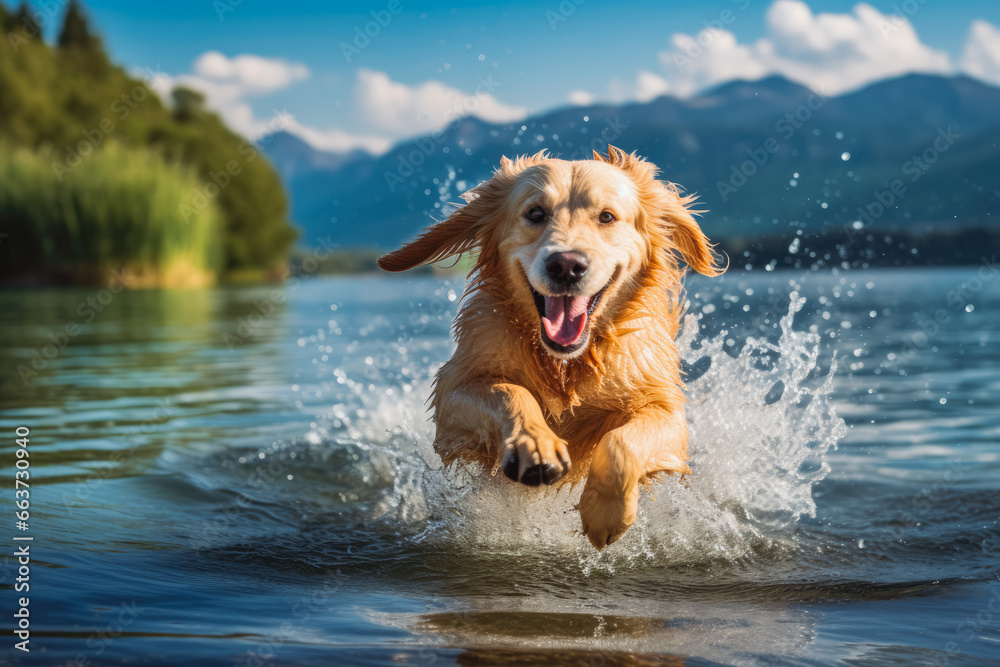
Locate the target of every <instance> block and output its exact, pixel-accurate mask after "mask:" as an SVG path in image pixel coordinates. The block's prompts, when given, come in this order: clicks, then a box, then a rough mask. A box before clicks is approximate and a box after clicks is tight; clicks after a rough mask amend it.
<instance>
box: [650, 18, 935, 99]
mask: <svg viewBox="0 0 1000 667" xmlns="http://www.w3.org/2000/svg"><path fill="white" fill-rule="evenodd" d="M671 43H672V46H673V50H672V51H665V52H663V53H661V54H660V61H661V63H662V65H663V67H664V71H665V74H666V80H667V82H668V83H669V85H670V87H671V90H672V91H673V92H674V93H675V94H678V95H681V96H687V95H691V94H693V93H695V92H697V91H699V90H702V89H704V88H706V87H709V86H712V85H715V84H718V83H722V82H724V81H730V80H732V79H750V80H754V79H760V78H762V77H764V76H767V75H769V74H780V75H782V76H785V77H787V78H789V79H791V80H793V81H797V82H799V83H802V84H804V85H806V86H809V87H811V88H813V89H816V90H820V91H822V92H825V93H828V94H839V93H843V92H846V91H849V90H853V89H856V88H860V87H862V86H864V85H866V84H869V83H871V82H873V81H877V80H880V79H885V78H888V77H893V76H900V75H903V74H906V73H908V72H934V73H939V74H947V73H950V72H952V71H953V68H952V65H951V63H950V59H949V57H948V54H947V53H945V52H943V51H938V50H935V49H932V48H930V47H929V46H927V45H925V44H924V43H923V42H921V41H920V38H919V36H918V35H917V33H916V31H915V30H914V29H913V25H912V24H911V23H910V22H909V21H908V20H907V19H906V18H905V17H903V16H899V15H886V14H882V13H881V12H879V11H878V10H876V9H875V8H873V7H872V6H871V5H868V4H865V3H859V4H858V5H856V6H855V7H854V9H853V12H852V13H845V14H831V13H821V14H813V12H812V10H810V9H809V6H808V5H807V4H806V3H804V2H801V0H776V2H774V3H772V4H771V6H770V7H768V9H767V13H766V33H765V36H764V37H762V38H760V39H758V40H757V41H756V42H753V43H750V44H740V43H739V42H738V41H737V40H736V36H735V35H734V34H733V33H731V32H729V31H727V30H721V29H715V28H708V29H706V30H703V31H701V32H700V33H698V34H697V35H694V36H692V35H686V34H683V33H678V34H675V35H673V37H672V38H671Z"/></svg>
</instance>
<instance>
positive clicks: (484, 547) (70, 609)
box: [0, 268, 1000, 665]
mask: <svg viewBox="0 0 1000 667" xmlns="http://www.w3.org/2000/svg"><path fill="white" fill-rule="evenodd" d="M997 277H1000V274H993V273H991V272H990V270H989V269H985V270H984V271H983V272H982V273H980V274H978V275H977V269H976V268H966V269H949V270H937V271H928V270H921V271H915V270H914V271H910V270H906V271H904V270H900V271H846V272H841V273H839V274H832V273H829V272H823V273H819V272H815V273H805V274H802V273H781V272H770V273H769V272H759V273H757V272H754V273H735V272H734V273H731V274H729V275H728V276H726V277H724V278H722V279H714V280H710V279H705V278H701V277H692V278H690V279H689V282H688V291H689V297H690V300H691V304H690V308H689V314H688V316H687V319H686V321H685V323H684V328H683V331H682V333H681V336H680V338H679V347H680V349H681V351H682V356H683V358H684V359H685V362H686V370H687V372H688V378H689V380H688V394H689V397H690V403H689V408H688V420H689V423H690V426H691V443H690V453H691V455H692V460H691V462H690V463H691V467H692V468H693V470H694V474H693V475H691V476H689V477H687V478H686V479H684V480H678V479H676V478H674V479H667V480H664V481H663V482H661V483H659V484H657V485H655V486H654V487H653V488H652V489H651V494H644V495H643V497H642V500H641V501H640V515H639V519H638V522H637V523H636V525H635V526H634V527H633V528H632V529H631V530H630V531H629V532H628V533H627V535H626V536H625V537H624V538H623V539H622V540H621V541H620V542H618V543H616V544H615V545H613V546H612V547H610V548H608V549H606V550H605V551H604V552H602V553H598V552H596V551H595V550H594V549H593V548H592V547H591V546H590V545H589V543H588V542H587V540H586V538H585V537H583V536H582V535H580V534H579V533H578V532H577V530H578V527H579V519H578V514H577V513H576V512H575V511H574V510H573V505H574V503H575V501H576V499H577V497H578V496H579V493H580V490H581V489H580V487H577V488H576V489H575V490H572V491H571V490H569V489H563V490H561V491H558V492H555V491H551V490H550V491H546V490H537V489H528V488H523V487H518V486H515V485H513V484H511V483H509V482H508V481H507V480H506V479H505V478H503V477H502V476H500V477H493V476H491V475H490V471H488V470H485V471H484V470H478V469H455V470H442V469H441V466H440V461H439V460H438V459H437V457H436V456H435V455H434V453H433V450H432V449H431V440H432V435H433V428H432V426H431V425H430V424H429V423H428V421H427V414H426V412H425V400H426V398H427V395H428V391H429V387H430V380H431V378H432V376H433V373H434V371H435V370H436V369H437V368H438V367H439V366H440V364H441V363H442V362H443V361H444V360H445V359H447V357H448V355H449V354H450V352H451V349H452V344H451V342H450V340H449V335H448V328H449V325H450V321H451V319H452V317H453V316H454V313H455V311H456V309H457V307H458V303H459V299H460V296H461V282H460V281H458V280H455V279H452V280H444V279H437V278H430V277H423V278H420V277H418V278H413V279H409V280H407V279H405V278H404V279H392V278H375V277H370V278H368V277H365V278H343V279H329V280H314V281H306V282H302V283H299V284H294V285H292V286H289V287H287V288H285V289H283V290H279V291H277V292H276V291H275V289H274V288H271V287H269V288H243V289H223V290H215V291H202V292H155V291H149V292H131V293H122V294H118V295H113V296H112V297H111V298H110V299H109V300H108V299H106V300H108V301H109V302H108V303H107V304H106V305H101V308H102V310H101V312H96V310H95V312H93V320H92V322H90V323H89V324H86V325H84V326H82V327H81V330H80V332H79V333H78V334H77V335H75V336H72V337H69V338H68V344H66V345H65V347H63V348H62V349H59V350H57V351H56V352H57V353H56V354H55V355H53V358H52V359H51V360H49V361H47V364H46V365H45V367H44V368H41V369H40V370H39V369H38V366H40V365H41V362H39V361H38V360H37V359H36V365H35V368H33V369H32V370H34V371H36V372H37V375H31V374H30V373H29V376H30V377H28V379H27V383H25V381H24V380H23V379H22V377H21V374H20V373H19V372H18V366H23V367H24V368H22V371H23V370H25V369H27V368H31V360H32V357H33V354H34V352H35V351H37V352H38V354H39V355H40V358H44V356H45V355H46V354H50V355H51V353H52V352H53V351H54V350H55V348H50V349H49V350H45V346H46V345H47V344H49V343H53V338H52V336H50V334H52V335H53V336H55V342H54V343H53V344H55V345H58V343H59V341H60V340H61V339H60V336H59V335H58V333H57V332H60V331H64V330H65V326H66V324H67V323H69V322H76V323H83V322H85V321H86V320H87V319H89V318H90V315H91V309H92V306H89V305H87V299H88V298H91V297H94V296H95V294H97V291H96V290H80V291H10V292H6V293H4V294H2V295H0V306H2V307H0V312H2V313H3V316H2V317H3V327H2V329H0V349H2V352H0V354H2V355H3V361H4V370H5V373H4V375H3V377H2V379H0V383H2V387H3V407H4V413H3V417H2V419H0V428H2V432H3V433H7V434H8V436H7V440H6V441H5V442H3V443H2V449H0V451H2V452H3V454H2V456H3V463H4V467H5V472H4V474H5V475H6V476H7V479H8V480H12V478H13V470H14V468H13V462H14V453H13V452H14V448H15V445H14V429H15V428H16V427H17V426H22V425H23V426H28V427H30V429H31V433H32V436H31V437H32V440H31V445H30V447H31V452H32V456H31V464H32V467H31V472H32V496H31V511H32V515H31V529H30V532H29V533H28V534H30V535H32V536H33V537H34V542H33V543H32V554H33V557H34V563H33V569H32V573H31V591H30V595H31V618H32V626H31V627H32V632H33V634H32V640H31V648H32V651H31V654H30V655H28V656H26V655H23V654H18V653H16V652H14V651H12V650H10V649H11V648H12V645H13V642H14V641H15V640H14V639H13V638H11V637H10V636H8V639H7V640H5V641H7V642H8V644H9V645H10V646H5V647H3V649H2V650H3V653H2V655H3V657H4V659H6V660H7V661H8V662H11V663H15V664H19V663H23V664H45V665H55V664H60V665H64V664H88V663H87V661H90V662H89V664H107V663H118V662H125V661H126V660H131V661H132V662H134V663H135V664H227V665H266V664H274V665H281V664H310V665H312V664H315V665H342V664H385V663H389V662H396V663H404V664H405V663H412V664H422V665H429V664H454V663H459V664H497V663H511V664H567V665H570V664H571V665H579V664H583V665H612V664H637V665H640V664H660V663H663V662H670V661H671V660H674V661H676V662H677V663H680V662H685V663H690V664H715V663H727V664H733V663H735V664H828V663H830V662H835V661H842V662H845V663H858V664H880V663H881V664H938V665H941V664H983V662H984V661H1000V581H998V579H997V573H998V571H1000V537H998V531H1000V524H998V519H1000V398H998V397H1000V372H998V371H1000V352H998V343H1000V327H998V325H1000V317H998V316H1000V280H997ZM81 303H82V304H84V305H83V306H81V305H80V304H81ZM935 318H937V321H935ZM11 484H12V482H11ZM8 486H10V485H8ZM11 494H12V492H11ZM4 502H5V504H4V507H7V509H8V511H9V514H10V515H11V516H10V517H9V519H10V521H9V522H7V523H8V524H9V527H8V532H9V533H10V534H11V535H13V534H14V533H15V532H16V531H15V530H14V529H13V528H12V527H10V526H12V525H13V516H12V515H13V511H14V507H13V498H12V495H11V497H10V498H9V499H8V500H7V501H4ZM4 539H9V537H7V538H4ZM12 551H13V549H11V550H10V552H11V553H12ZM2 575H3V582H4V589H5V590H6V592H5V593H4V598H5V599H4V605H5V607H4V608H5V609H8V610H13V608H14V599H15V593H14V591H13V590H12V586H13V581H14V577H16V568H15V563H14V560H13V558H10V557H8V558H7V560H6V561H5V568H4V569H3V572H2ZM5 613H7V616H6V618H7V619H8V622H7V623H5V625H4V627H8V628H9V627H11V623H10V622H9V619H10V618H11V617H10V615H9V613H12V612H5Z"/></svg>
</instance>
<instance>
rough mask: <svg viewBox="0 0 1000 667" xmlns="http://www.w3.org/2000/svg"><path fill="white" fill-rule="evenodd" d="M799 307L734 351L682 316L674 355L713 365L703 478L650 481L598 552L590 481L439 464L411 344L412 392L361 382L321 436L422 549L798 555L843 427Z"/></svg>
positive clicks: (424, 380)
mask: <svg viewBox="0 0 1000 667" xmlns="http://www.w3.org/2000/svg"><path fill="white" fill-rule="evenodd" d="M804 303H805V299H804V298H802V297H800V296H799V295H798V294H797V293H794V292H793V293H792V295H791V298H790V305H789V309H788V313H787V314H786V315H785V316H784V317H783V318H782V319H781V321H780V335H779V336H778V338H777V339H776V340H773V341H769V340H766V339H758V338H753V337H750V338H747V339H746V341H745V342H744V344H743V346H742V348H741V349H740V350H739V353H738V354H735V353H730V352H727V349H728V350H730V351H731V350H732V349H733V347H732V346H731V345H727V334H726V332H725V331H723V332H721V333H719V334H718V335H715V336H712V337H706V336H701V337H700V336H699V334H698V332H699V328H700V324H699V319H700V316H695V315H689V316H688V317H687V318H686V320H685V322H684V327H683V332H682V334H681V336H680V337H679V339H678V349H679V351H680V352H681V356H682V358H683V359H684V360H685V362H687V363H688V365H689V366H690V367H694V368H698V369H702V370H704V372H703V373H702V374H701V375H700V376H699V377H697V378H694V379H691V380H689V382H688V393H689V396H690V402H689V405H688V411H687V415H688V421H689V425H690V433H691V437H690V443H689V453H690V455H691V461H690V464H691V467H692V469H693V470H694V474H693V475H690V476H688V477H687V478H685V479H683V480H681V479H678V478H668V479H664V480H662V481H661V482H658V483H656V484H655V485H653V486H652V488H651V489H650V492H651V494H643V495H642V498H641V500H640V508H639V516H638V520H637V522H636V524H635V525H634V526H633V527H632V529H630V530H629V532H628V533H627V534H626V535H625V536H624V537H623V538H622V539H621V540H620V541H619V542H618V543H616V544H615V545H613V546H612V547H609V548H608V549H605V550H604V551H603V552H601V553H598V552H596V551H595V550H594V549H593V548H592V547H591V546H590V544H589V543H588V542H587V541H586V538H585V537H583V536H582V535H580V534H579V532H578V531H579V515H578V513H577V512H576V510H575V509H574V505H575V504H576V502H577V501H578V499H579V495H580V493H581V492H582V485H578V486H577V487H576V488H575V489H563V490H558V491H557V490H552V489H531V488H527V487H522V486H520V485H513V484H510V483H509V482H507V481H506V480H505V479H504V478H502V477H492V476H491V475H490V474H489V471H484V470H482V469H480V468H479V467H478V466H470V467H458V468H455V469H450V470H445V469H442V468H441V465H440V460H439V459H438V458H437V456H436V455H435V454H434V453H433V450H432V448H431V442H432V440H433V426H432V425H431V424H429V423H428V421H427V414H426V412H425V405H424V400H425V398H426V396H427V395H428V392H429V389H430V372H429V370H427V369H426V367H425V366H426V365H424V366H421V365H420V363H419V362H417V361H416V360H412V359H409V358H408V357H406V350H404V352H403V354H402V355H401V356H400V357H399V358H398V359H397V360H396V362H395V363H398V364H399V365H400V366H407V365H411V364H412V365H416V366H420V367H421V368H423V370H411V371H410V372H409V373H398V375H403V376H405V377H409V378H412V382H409V383H408V384H407V387H408V389H407V390H406V391H405V392H403V391H396V392H394V393H393V392H387V391H386V390H384V389H383V387H382V386H381V385H378V386H376V385H375V384H372V383H365V382H361V383H354V384H356V385H357V386H356V387H355V388H356V389H359V390H358V391H349V392H343V393H342V394H341V397H340V398H341V399H342V401H341V402H339V403H338V404H337V405H335V406H334V408H333V410H332V411H331V413H330V414H329V415H328V416H327V418H326V419H325V420H323V421H324V424H323V425H322V426H319V427H318V430H319V431H320V432H321V434H320V435H319V436H316V435H315V434H314V437H321V438H322V439H323V440H325V441H326V442H328V443H329V442H330V440H332V439H336V440H337V441H338V442H341V443H343V442H345V441H347V442H351V443H353V446H354V447H355V450H356V451H357V452H360V453H361V456H360V457H359V458H357V461H356V462H354V463H350V465H353V466H356V467H357V468H358V470H359V472H358V476H359V479H358V480H357V481H359V482H360V481H361V479H364V480H366V481H367V483H369V484H377V485H379V486H380V490H379V494H378V495H379V498H378V501H377V502H375V503H373V504H371V505H370V509H369V515H368V517H367V519H368V520H369V521H372V522H374V523H380V524H381V525H383V526H384V527H385V528H386V529H389V530H393V531H398V532H399V533H400V534H401V535H405V536H406V539H409V540H412V541H414V542H416V543H418V544H421V545H425V546H428V545H429V546H434V545H446V546H447V548H449V549H459V550H461V549H466V548H468V549H469V550H474V551H476V552H479V553H481V552H482V551H483V550H484V549H485V550H489V551H490V552H492V553H514V554H516V553H521V552H524V551H525V547H526V546H528V545H530V546H531V549H532V550H533V551H534V552H535V553H537V552H539V550H541V551H552V552H558V553H567V552H568V553H571V554H575V556H576V558H577V560H578V561H579V563H580V566H581V568H582V569H583V570H584V571H585V572H588V573H589V572H591V571H594V570H599V571H606V572H613V571H615V570H616V569H617V568H621V567H633V566H642V565H645V564H649V563H671V564H682V563H688V564H699V563H701V564H704V563H711V562H719V561H721V562H725V563H734V562H739V561H743V560H745V559H747V558H755V557H775V556H776V555H777V556H778V557H780V555H781V554H787V553H789V552H791V551H793V550H794V548H795V530H794V528H795V525H796V523H797V522H798V521H799V519H800V518H801V517H803V516H814V515H815V511H816V506H815V503H814V501H813V498H812V489H813V487H814V485H815V484H816V483H817V482H818V481H820V480H821V479H823V478H824V477H825V476H826V474H827V473H828V471H829V467H828V465H827V464H826V462H825V454H826V452H827V450H828V449H829V448H830V447H835V446H836V443H837V441H838V440H839V439H840V438H842V437H843V435H844V433H845V432H846V427H845V425H844V422H843V420H841V419H840V418H839V417H837V415H836V413H835V411H834V409H833V405H832V402H831V399H830V394H831V391H832V382H833V376H834V373H835V372H836V359H833V360H832V361H831V362H830V363H829V367H828V368H827V369H825V370H824V368H823V365H822V363H821V349H822V348H821V339H820V335H819V334H818V333H815V332H802V331H796V330H795V329H794V327H793V322H794V317H795V314H796V313H797V312H798V311H799V310H800V309H801V308H802V306H803V304H804ZM730 337H731V336H730ZM706 367H707V370H706ZM397 370H399V369H397ZM347 384H348V385H351V384H352V383H351V382H350V381H348V382H347ZM396 386H397V387H398V384H397V385H396ZM343 399H346V400H343ZM360 471H367V473H366V474H364V475H362V472H360ZM379 471H381V472H379ZM376 480H380V481H376ZM654 498H655V500H654Z"/></svg>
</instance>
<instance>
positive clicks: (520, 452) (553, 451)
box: [500, 432, 570, 486]
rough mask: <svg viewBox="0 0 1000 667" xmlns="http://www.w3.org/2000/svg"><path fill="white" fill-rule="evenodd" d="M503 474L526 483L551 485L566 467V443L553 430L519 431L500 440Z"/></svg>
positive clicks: (568, 461) (562, 474)
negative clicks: (539, 432) (536, 433)
mask: <svg viewBox="0 0 1000 667" xmlns="http://www.w3.org/2000/svg"><path fill="white" fill-rule="evenodd" d="M500 466H501V467H502V468H503V474H504V475H506V476H507V477H509V478H510V479H512V480H514V481H515V482H521V483H522V484H527V485H528V486H538V485H539V484H541V483H543V482H544V483H545V484H555V483H556V482H558V481H559V480H560V479H562V478H563V477H564V476H565V475H566V473H568V472H569V469H570V460H569V450H567V449H566V442H565V441H564V440H560V439H559V438H557V437H556V436H555V434H554V433H547V434H544V433H543V434H538V435H533V434H530V433H527V432H522V433H519V434H518V435H515V436H514V437H512V438H510V439H509V440H507V442H505V443H504V454H503V460H502V461H501V462H500Z"/></svg>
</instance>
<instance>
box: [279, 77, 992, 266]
mask: <svg viewBox="0 0 1000 667" xmlns="http://www.w3.org/2000/svg"><path fill="white" fill-rule="evenodd" d="M998 140H1000V88H995V87H992V86H989V85H986V84H983V83H981V82H979V81H976V80H973V79H970V78H966V77H953V78H949V77H939V76H929V75H908V76H905V77H902V78H899V79H893V80H888V81H883V82H880V83H877V84H874V85H872V86H869V87H868V88H865V89H863V90H860V91H857V92H854V93H850V94H847V95H842V96H839V97H835V98H825V97H823V96H822V95H819V94H817V93H813V92H812V91H810V90H808V89H807V88H804V87H802V86H799V85H797V84H795V83H792V82H790V81H787V80H786V79H783V78H780V77H771V78H767V79H763V80H760V81H753V82H746V81H737V82H732V83H727V84H724V85H722V86H719V87H717V88H715V89H713V90H709V91H706V92H704V93H702V94H700V95H698V96H696V97H694V98H691V99H687V100H679V99H676V98H673V97H661V98H659V99H656V100H653V101H651V102H648V103H645V104H626V105H622V106H613V105H594V106H588V107H572V108H564V109H557V110H555V111H551V112H548V113H545V114H541V115H538V116H535V117H533V118H530V119H528V120H525V121H523V122H521V123H513V124H507V125H492V124H489V123H486V122H483V121H481V120H478V119H475V118H466V119H463V120H460V121H456V122H455V123H453V124H452V125H451V126H449V127H448V128H446V129H445V130H444V131H443V132H442V133H440V134H438V135H430V136H427V137H422V138H419V139H415V140H410V141H406V142H403V143H400V144H399V145H397V146H395V147H393V149H392V150H390V151H389V152H388V153H386V154H384V155H380V156H371V155H368V154H366V153H360V152H358V153H351V154H332V153H323V152H321V151H316V150H315V149H313V148H311V147H310V146H308V145H307V144H305V143H304V142H302V141H301V140H299V139H297V138H295V137H293V136H291V135H288V134H285V133H277V134H275V135H273V136H272V138H271V140H270V141H268V142H266V144H265V146H266V147H265V150H266V151H267V153H268V154H269V155H270V157H271V159H272V161H273V162H274V163H275V166H276V167H277V168H278V170H279V171H280V173H282V174H283V176H284V178H285V182H286V184H287V186H288V188H289V191H290V193H291V198H292V204H293V219H294V220H295V221H296V222H297V223H299V224H300V225H301V226H302V227H303V229H304V234H303V242H304V243H306V244H307V245H308V244H314V243H316V242H317V241H318V240H320V239H326V238H330V239H332V240H333V242H335V243H339V244H341V245H343V246H360V245H365V246H377V247H383V248H385V247H389V246H393V245H395V244H398V243H399V242H401V241H404V240H406V239H409V238H412V237H413V236H414V235H415V234H416V232H417V231H418V230H420V229H422V228H423V227H424V226H426V225H427V224H428V223H429V222H430V221H431V220H432V219H438V218H440V217H442V214H441V210H442V209H441V206H442V205H443V204H446V203H448V202H458V201H459V198H458V195H459V194H460V193H461V192H462V191H464V190H465V189H468V188H470V187H472V186H473V185H475V184H476V183H478V182H479V181H480V180H482V179H485V178H487V177H488V176H489V174H490V172H491V171H492V169H493V167H494V166H495V165H496V164H497V163H498V162H499V160H500V157H501V156H502V155H514V154H519V153H534V152H536V151H538V150H540V149H542V148H547V149H548V150H549V151H550V152H551V153H553V154H554V155H556V156H561V157H565V158H567V159H579V158H584V157H590V153H591V148H592V147H596V148H598V149H599V150H601V151H604V150H605V149H606V145H607V143H609V141H610V143H613V144H614V145H616V146H619V147H621V148H623V149H625V150H627V151H633V150H634V151H637V152H638V153H639V154H640V155H643V156H645V157H647V158H649V159H650V160H652V161H653V162H655V163H656V164H657V165H659V166H660V168H661V170H662V172H663V177H664V178H665V179H667V180H671V181H674V182H676V183H678V184H680V185H681V186H683V187H684V188H685V189H687V190H688V191H690V192H696V193H697V194H698V195H699V197H700V201H701V207H702V208H705V209H707V210H708V213H706V214H705V216H704V217H703V219H702V224H703V226H704V227H705V229H706V231H707V232H708V233H709V235H710V236H711V237H713V238H727V239H740V238H753V237H758V236H761V235H767V234H773V233H778V232H786V233H787V232H788V230H789V228H803V229H804V230H805V231H809V232H814V231H818V230H822V229H826V230H830V233H831V234H836V233H841V232H842V231H843V228H844V226H845V225H850V224H851V223H852V222H854V221H856V220H861V222H862V224H863V225H864V227H866V228H868V227H872V228H875V229H881V228H893V227H895V228H898V227H904V226H905V227H914V228H920V229H922V228H925V227H927V226H934V227H937V228H947V227H949V226H960V225H962V226H981V227H983V226H997V219H996V216H995V215H994V214H993V212H994V211H996V210H997V208H998V202H1000V150H998V147H997V142H998ZM894 181H898V183H895V190H896V192H895V193H894V192H893V186H894ZM859 207H862V209H863V210H867V212H868V213H869V216H868V217H865V216H864V215H863V214H862V213H861V212H859V210H858V209H859ZM880 209H881V210H880Z"/></svg>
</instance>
